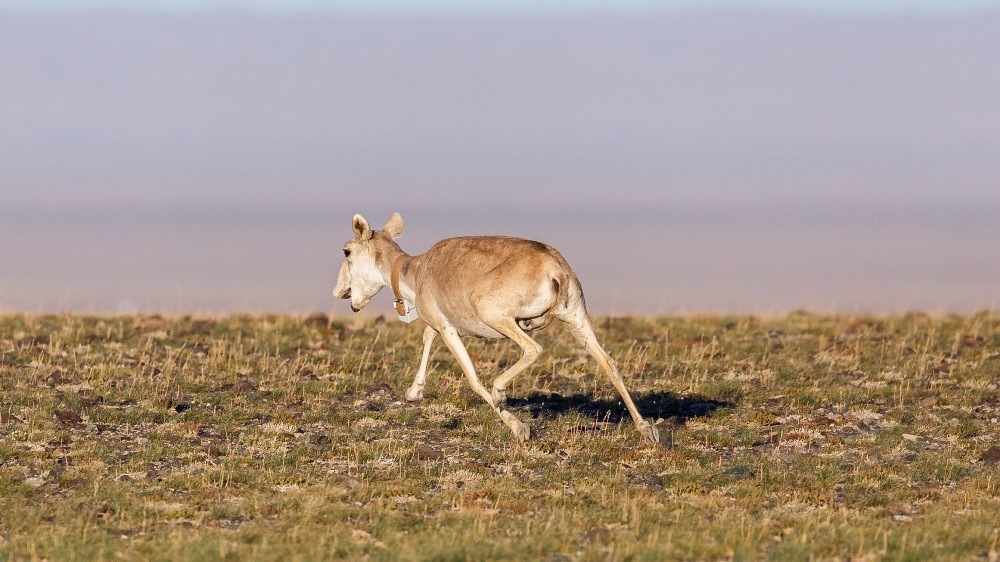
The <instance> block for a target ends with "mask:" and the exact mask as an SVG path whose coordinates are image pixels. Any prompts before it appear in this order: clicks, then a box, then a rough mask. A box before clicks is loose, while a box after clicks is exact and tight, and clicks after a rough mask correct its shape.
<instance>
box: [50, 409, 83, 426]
mask: <svg viewBox="0 0 1000 562" xmlns="http://www.w3.org/2000/svg"><path fill="white" fill-rule="evenodd" d="M55 415H56V419H57V420H59V423H61V424H63V425H79V424H80V423H81V422H82V421H83V418H81V417H80V414H78V413H76V412H74V411H72V410H56V411H55Z"/></svg>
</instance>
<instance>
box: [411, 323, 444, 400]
mask: <svg viewBox="0 0 1000 562" xmlns="http://www.w3.org/2000/svg"><path fill="white" fill-rule="evenodd" d="M436 336H437V330H435V329H434V328H431V327H430V326H427V327H426V328H424V351H423V354H422V355H421V356H420V367H418V368H417V374H416V376H414V377H413V384H411V385H410V388H407V389H406V401H407V402H419V401H420V399H421V398H423V397H424V384H426V382H427V360H428V359H429V358H430V356H431V343H433V342H434V338H435V337H436Z"/></svg>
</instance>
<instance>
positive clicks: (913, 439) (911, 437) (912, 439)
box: [903, 433, 922, 443]
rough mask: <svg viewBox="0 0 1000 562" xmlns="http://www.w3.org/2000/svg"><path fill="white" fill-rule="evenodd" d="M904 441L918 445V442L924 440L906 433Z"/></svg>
mask: <svg viewBox="0 0 1000 562" xmlns="http://www.w3.org/2000/svg"><path fill="white" fill-rule="evenodd" d="M903 439H904V440H905V441H911V442H913V443H916V442H917V441H920V440H921V439H922V438H921V437H920V436H919V435H912V434H909V433H904V434H903Z"/></svg>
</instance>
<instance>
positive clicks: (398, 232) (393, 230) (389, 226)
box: [382, 213, 403, 239]
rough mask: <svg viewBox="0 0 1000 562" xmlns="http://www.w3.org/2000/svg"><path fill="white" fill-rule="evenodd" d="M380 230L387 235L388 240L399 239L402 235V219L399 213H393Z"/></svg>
mask: <svg viewBox="0 0 1000 562" xmlns="http://www.w3.org/2000/svg"><path fill="white" fill-rule="evenodd" d="M382 230H383V231H384V232H385V233H386V234H388V235H389V238H393V239H395V238H399V237H400V236H402V235H403V217H401V216H400V215H399V213H393V214H392V216H391V217H389V220H388V221H387V222H386V223H385V226H384V227H382Z"/></svg>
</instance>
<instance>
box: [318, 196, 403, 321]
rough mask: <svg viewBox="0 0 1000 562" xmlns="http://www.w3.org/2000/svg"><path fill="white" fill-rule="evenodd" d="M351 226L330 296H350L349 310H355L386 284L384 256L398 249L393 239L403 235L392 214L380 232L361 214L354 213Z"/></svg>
mask: <svg viewBox="0 0 1000 562" xmlns="http://www.w3.org/2000/svg"><path fill="white" fill-rule="evenodd" d="M351 226H352V227H353V229H354V238H353V239H352V240H348V241H347V243H345V244H344V263H343V264H341V266H340V273H339V274H338V275H337V286H336V287H335V288H334V289H333V296H335V297H337V298H341V299H351V310H353V311H354V312H357V311H359V310H361V309H362V308H364V307H365V305H367V304H368V303H369V301H371V300H372V297H374V296H375V295H376V294H377V293H378V292H379V291H380V290H382V287H385V286H387V285H388V284H389V282H388V277H389V267H390V264H389V263H388V259H389V257H388V256H390V255H394V254H396V253H398V252H399V251H400V250H399V246H398V245H396V242H394V240H395V239H396V238H399V237H400V236H401V235H402V234H403V217H401V216H399V213H393V214H392V216H391V217H389V221H388V222H386V223H385V226H384V227H382V230H381V231H374V230H372V229H371V226H369V225H368V221H367V220H365V218H364V217H362V216H361V215H354V219H353V220H352V221H351Z"/></svg>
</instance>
